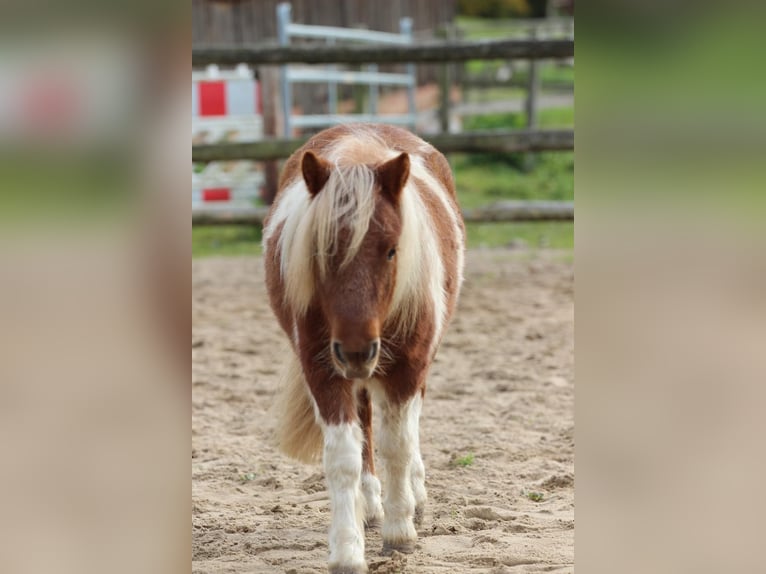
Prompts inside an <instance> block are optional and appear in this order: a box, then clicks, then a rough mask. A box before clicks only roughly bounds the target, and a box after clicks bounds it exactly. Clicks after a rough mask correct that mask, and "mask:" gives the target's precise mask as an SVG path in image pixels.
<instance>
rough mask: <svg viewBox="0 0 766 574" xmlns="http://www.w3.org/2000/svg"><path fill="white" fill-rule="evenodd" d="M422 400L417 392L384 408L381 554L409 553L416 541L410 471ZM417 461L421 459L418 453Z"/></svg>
mask: <svg viewBox="0 0 766 574" xmlns="http://www.w3.org/2000/svg"><path fill="white" fill-rule="evenodd" d="M421 401H422V399H421V397H420V394H419V393H418V394H417V395H416V396H415V397H413V398H411V399H409V400H407V401H406V402H404V403H401V404H395V403H392V402H388V403H387V404H386V405H385V406H384V408H383V424H382V425H381V429H380V434H381V437H380V441H379V444H380V453H381V455H382V456H383V457H384V458H385V469H386V481H385V482H386V492H385V498H384V500H383V510H384V516H383V529H382V532H381V534H382V536H383V553H384V554H385V553H388V552H390V551H391V550H398V551H400V552H412V551H413V550H414V549H415V542H416V541H417V532H416V531H415V525H414V522H413V519H414V516H415V503H416V499H415V493H414V491H413V470H412V469H413V459H414V457H415V452H416V449H417V429H418V423H417V421H418V417H419V415H420V404H421ZM417 458H418V460H419V459H420V456H419V454H418V455H417ZM421 464H422V463H421ZM424 492H425V489H423V493H424Z"/></svg>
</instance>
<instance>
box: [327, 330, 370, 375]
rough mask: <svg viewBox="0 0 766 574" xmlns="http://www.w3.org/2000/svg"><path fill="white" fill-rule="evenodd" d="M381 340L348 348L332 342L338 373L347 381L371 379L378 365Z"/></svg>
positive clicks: (337, 342)
mask: <svg viewBox="0 0 766 574" xmlns="http://www.w3.org/2000/svg"><path fill="white" fill-rule="evenodd" d="M379 355H380V339H373V340H372V341H368V342H366V343H364V344H362V345H354V346H348V345H344V344H343V343H342V342H341V341H335V340H333V342H332V358H333V363H334V364H335V368H336V370H337V371H338V373H339V374H340V375H341V376H343V377H344V378H346V379H369V378H370V376H372V373H373V371H374V370H375V367H376V366H377V364H378V356H379Z"/></svg>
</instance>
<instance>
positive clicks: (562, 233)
mask: <svg viewBox="0 0 766 574" xmlns="http://www.w3.org/2000/svg"><path fill="white" fill-rule="evenodd" d="M466 234H467V236H468V247H469V248H476V247H506V246H512V245H517V244H518V243H519V242H521V243H522V245H523V246H526V247H529V248H538V247H539V248H550V249H572V248H574V223H573V222H571V221H562V222H554V221H539V222H537V221H536V222H531V221H529V222H527V221H525V222H517V223H468V224H466Z"/></svg>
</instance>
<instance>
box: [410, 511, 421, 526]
mask: <svg viewBox="0 0 766 574" xmlns="http://www.w3.org/2000/svg"><path fill="white" fill-rule="evenodd" d="M423 513H424V509H423V507H422V506H416V507H415V515H414V516H413V517H412V519H413V521H414V522H415V526H420V525H421V524H423Z"/></svg>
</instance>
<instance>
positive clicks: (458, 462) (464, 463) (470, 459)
mask: <svg viewBox="0 0 766 574" xmlns="http://www.w3.org/2000/svg"><path fill="white" fill-rule="evenodd" d="M474 460H475V457H474V456H473V453H468V454H467V455H465V456H461V457H460V458H456V459H455V460H454V462H453V464H454V465H455V466H461V467H463V468H466V467H468V466H471V465H472V464H473V463H474Z"/></svg>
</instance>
